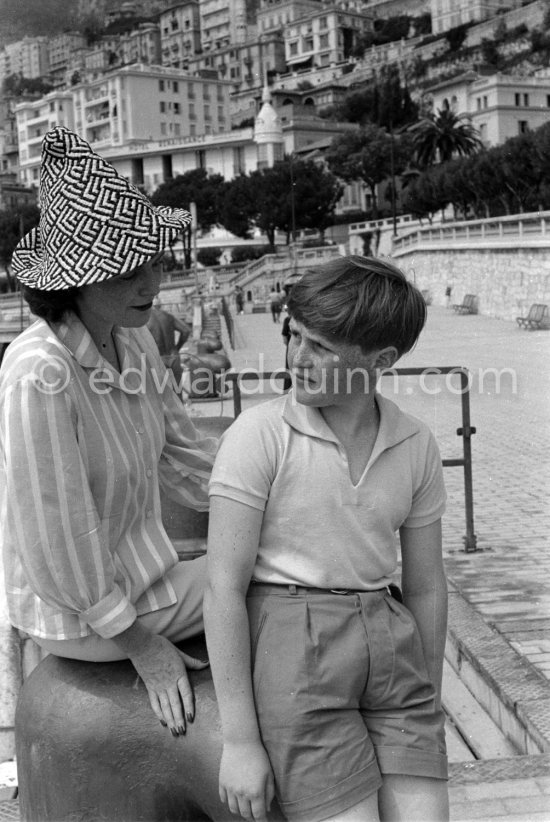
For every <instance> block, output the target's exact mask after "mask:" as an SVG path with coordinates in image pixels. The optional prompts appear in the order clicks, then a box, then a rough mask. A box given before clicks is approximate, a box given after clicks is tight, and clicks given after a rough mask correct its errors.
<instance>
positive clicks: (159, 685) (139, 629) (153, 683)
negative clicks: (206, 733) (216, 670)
mask: <svg viewBox="0 0 550 822" xmlns="http://www.w3.org/2000/svg"><path fill="white" fill-rule="evenodd" d="M112 639H113V642H114V643H115V644H116V645H117V646H118V647H119V648H120V650H121V651H122V652H123V653H124V654H126V656H127V657H128V658H129V659H130V660H131V661H132V664H133V666H134V668H135V669H136V671H137V672H138V674H139V675H140V677H141V678H142V680H143V682H144V683H145V687H146V688H147V693H148V694H149V701H150V703H151V707H152V709H153V711H154V712H155V714H156V716H157V717H158V719H159V720H160V722H162V724H163V725H167V726H168V727H169V728H170V731H171V732H172V734H173V736H178V735H179V734H184V733H185V730H186V726H187V722H193V720H194V718H195V697H194V695H193V691H192V688H191V684H190V682H189V677H188V676H187V668H194V669H196V670H200V669H201V668H206V667H207V666H208V662H201V660H200V659H194V658H193V657H191V656H188V655H187V654H184V653H183V651H179V650H178V649H177V648H176V646H175V645H173V644H172V642H170V640H169V639H166V637H163V636H159V635H158V634H152V633H151V631H149V630H148V629H147V628H145V627H144V626H143V625H141V624H140V623H139V621H138V620H136V621H135V622H134V623H133V624H132V625H130V627H129V628H127V629H126V630H125V631H123V632H122V633H120V634H117V635H116V636H114V637H113V638H112Z"/></svg>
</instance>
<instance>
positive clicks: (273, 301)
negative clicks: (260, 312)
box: [269, 288, 282, 323]
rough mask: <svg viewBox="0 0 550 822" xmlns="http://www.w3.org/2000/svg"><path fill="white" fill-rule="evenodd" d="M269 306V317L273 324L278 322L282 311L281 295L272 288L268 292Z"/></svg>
mask: <svg viewBox="0 0 550 822" xmlns="http://www.w3.org/2000/svg"><path fill="white" fill-rule="evenodd" d="M269 306H270V308H271V316H272V318H273V322H274V323H278V322H280V318H281V311H282V305H281V295H280V294H279V292H278V291H275V289H274V288H272V289H271V291H270V292H269Z"/></svg>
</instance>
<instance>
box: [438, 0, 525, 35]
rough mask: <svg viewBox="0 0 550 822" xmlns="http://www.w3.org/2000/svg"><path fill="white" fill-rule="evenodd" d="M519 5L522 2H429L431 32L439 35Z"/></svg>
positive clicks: (520, 0) (454, 0) (493, 0)
mask: <svg viewBox="0 0 550 822" xmlns="http://www.w3.org/2000/svg"><path fill="white" fill-rule="evenodd" d="M521 5H523V3H522V0H431V7H430V13H431V15H432V32H433V33H434V34H441V33H443V32H446V31H449V29H452V28H455V26H461V25H462V24H464V23H471V22H472V21H478V22H481V21H482V20H487V19H488V18H491V17H495V16H496V15H497V14H500V13H502V12H505V11H510V10H511V9H515V8H518V7H519V6H521Z"/></svg>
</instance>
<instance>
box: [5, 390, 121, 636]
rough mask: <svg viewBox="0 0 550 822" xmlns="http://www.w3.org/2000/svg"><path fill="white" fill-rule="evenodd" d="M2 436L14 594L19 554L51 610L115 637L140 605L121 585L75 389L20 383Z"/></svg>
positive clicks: (28, 579)
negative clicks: (81, 440)
mask: <svg viewBox="0 0 550 822" xmlns="http://www.w3.org/2000/svg"><path fill="white" fill-rule="evenodd" d="M1 433H2V439H3V449H4V472H5V488H4V494H5V511H6V519H7V521H6V525H5V528H6V532H7V533H9V535H10V544H11V547H12V551H11V552H10V551H5V562H6V563H8V564H9V563H10V562H11V563H12V564H13V567H12V573H10V574H7V577H9V578H10V579H11V583H10V584H11V586H12V590H11V591H10V592H9V593H10V594H11V596H12V597H15V598H17V596H18V593H19V591H18V579H17V572H16V571H14V569H15V567H16V565H17V563H16V558H15V556H11V553H13V552H14V553H15V554H16V555H17V559H18V564H19V567H20V571H21V573H22V574H23V576H24V579H20V580H19V582H20V584H21V589H22V588H23V584H24V583H25V584H28V585H29V586H30V588H31V589H32V591H33V592H34V593H35V594H36V596H38V597H39V598H40V599H41V600H42V601H43V602H44V603H45V604H46V605H47V606H50V607H51V608H52V609H55V610H58V611H61V612H65V613H72V614H76V615H78V617H79V619H80V620H81V621H83V622H84V623H86V624H88V625H89V627H90V628H91V629H93V630H94V631H95V632H96V633H97V634H99V635H100V636H102V637H105V638H108V637H112V636H116V635H117V634H119V633H120V632H121V631H123V630H125V629H126V628H128V627H129V626H130V625H131V624H132V623H133V622H134V620H135V618H136V609H135V608H134V605H132V603H131V602H130V601H129V599H128V598H127V597H126V595H125V593H124V592H123V590H122V589H121V587H120V585H119V584H117V582H116V569H115V565H114V561H113V556H112V553H111V551H110V550H109V547H108V544H107V539H106V534H105V533H104V528H103V526H102V522H101V519H100V517H99V515H98V511H97V508H96V505H95V502H94V498H93V495H92V490H91V488H90V484H89V480H88V476H87V471H86V465H85V461H84V459H83V457H82V454H81V451H80V449H79V445H78V425H77V415H76V412H75V410H74V408H73V403H72V401H71V397H70V394H69V393H68V392H66V391H61V392H58V393H55V392H52V393H47V392H44V391H43V390H41V389H40V387H39V386H37V385H36V383H35V381H34V380H33V379H32V378H23V379H20V380H18V381H17V382H15V383H14V384H12V385H11V386H10V387H9V388H8V389H7V391H6V395H5V398H4V403H3V415H2V420H1Z"/></svg>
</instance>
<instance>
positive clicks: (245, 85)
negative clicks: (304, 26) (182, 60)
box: [188, 33, 286, 94]
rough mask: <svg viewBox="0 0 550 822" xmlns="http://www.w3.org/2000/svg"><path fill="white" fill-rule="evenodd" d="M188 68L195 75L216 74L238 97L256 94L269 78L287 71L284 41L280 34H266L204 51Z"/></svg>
mask: <svg viewBox="0 0 550 822" xmlns="http://www.w3.org/2000/svg"><path fill="white" fill-rule="evenodd" d="M188 67H189V71H190V72H191V74H197V73H205V72H215V73H216V74H218V76H219V77H222V78H223V79H224V80H228V81H229V82H230V83H231V90H232V92H233V93H234V94H238V93H239V92H243V93H245V94H246V92H247V91H251V90H252V91H253V92H254V93H256V92H257V90H258V88H259V87H261V86H262V84H263V82H264V80H265V76H267V75H271V74H275V73H278V72H283V71H285V69H286V63H285V46H284V41H283V38H282V35H281V34H278V33H273V34H269V35H265V36H263V37H262V38H260V39H255V40H247V42H246V43H243V44H241V45H238V44H232V45H229V46H225V47H222V48H219V49H216V50H215V51H209V52H204V53H203V54H200V55H198V56H196V57H194V58H193V59H192V60H189V64H188ZM264 75H265V76H264Z"/></svg>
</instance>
